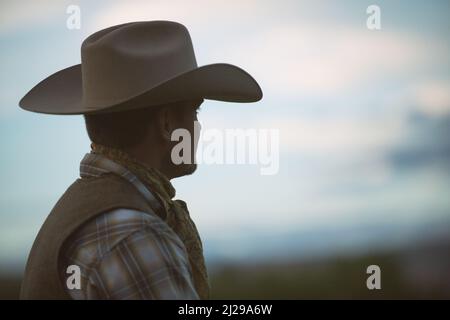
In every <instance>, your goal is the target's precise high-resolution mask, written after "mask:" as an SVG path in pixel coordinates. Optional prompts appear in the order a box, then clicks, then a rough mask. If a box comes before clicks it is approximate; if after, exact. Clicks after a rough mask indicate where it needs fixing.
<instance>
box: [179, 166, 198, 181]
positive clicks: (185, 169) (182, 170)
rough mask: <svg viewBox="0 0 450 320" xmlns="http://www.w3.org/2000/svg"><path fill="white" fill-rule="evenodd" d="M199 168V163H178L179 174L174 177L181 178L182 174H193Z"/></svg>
mask: <svg viewBox="0 0 450 320" xmlns="http://www.w3.org/2000/svg"><path fill="white" fill-rule="evenodd" d="M196 170H197V164H196V163H191V164H181V165H178V170H177V174H176V176H175V177H174V178H179V177H182V176H188V175H191V174H193V173H194V172H195V171H196Z"/></svg>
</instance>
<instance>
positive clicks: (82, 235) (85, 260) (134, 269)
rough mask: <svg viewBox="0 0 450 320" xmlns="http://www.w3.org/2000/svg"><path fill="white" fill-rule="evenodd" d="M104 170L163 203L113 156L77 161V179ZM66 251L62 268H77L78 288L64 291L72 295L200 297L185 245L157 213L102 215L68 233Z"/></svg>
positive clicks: (119, 211)
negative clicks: (70, 233) (79, 279)
mask: <svg viewBox="0 0 450 320" xmlns="http://www.w3.org/2000/svg"><path fill="white" fill-rule="evenodd" d="M106 172H114V173H116V174H119V175H121V176H122V177H124V178H125V179H127V180H128V181H129V182H130V183H132V184H133V185H134V186H135V187H136V188H137V189H138V190H139V191H140V192H141V193H142V195H143V196H144V197H145V198H146V199H147V200H148V202H149V203H150V205H151V207H152V208H158V206H161V205H160V204H159V202H158V201H157V200H156V198H155V197H154V196H153V194H152V193H151V192H150V191H149V190H148V189H147V188H146V187H145V186H144V185H143V183H142V182H140V181H139V179H137V177H136V176H135V175H134V174H132V173H131V172H130V171H129V170H127V169H125V168H124V167H122V166H120V165H119V164H117V163H115V162H113V161H112V160H110V159H107V158H105V157H102V156H100V155H96V154H93V153H89V154H86V156H85V157H84V159H83V160H82V161H81V164H80V175H81V177H96V176H99V175H101V174H103V173H106ZM64 251H65V252H64V256H63V257H62V259H63V263H62V266H63V268H62V270H65V267H66V266H68V265H77V266H79V267H80V270H81V289H71V290H70V289H66V290H67V292H68V293H69V295H70V296H71V297H72V298H73V299H198V295H197V293H196V291H195V288H194V285H193V280H192V272H191V267H190V264H189V260H188V256H187V252H186V248H185V246H184V244H183V243H182V241H181V240H180V238H179V237H178V236H177V235H176V234H175V232H174V231H173V230H172V229H171V228H170V227H169V226H168V225H167V224H166V223H165V222H164V221H163V220H162V219H161V218H159V217H158V216H157V215H156V214H155V213H152V214H148V213H144V212H140V211H136V210H131V209H115V210H112V211H109V212H106V213H103V214H101V215H99V216H97V217H96V218H94V219H93V220H92V221H89V222H87V223H85V224H84V225H83V226H82V227H81V228H80V229H79V230H77V231H76V232H75V233H74V234H72V235H71V236H70V238H69V239H68V240H67V241H66V249H65V250H64ZM62 279H64V278H62Z"/></svg>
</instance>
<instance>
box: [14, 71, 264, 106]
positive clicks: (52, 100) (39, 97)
mask: <svg viewBox="0 0 450 320" xmlns="http://www.w3.org/2000/svg"><path fill="white" fill-rule="evenodd" d="M197 98H203V99H210V100H220V101H229V102H255V101H258V100H260V99H261V98H262V91H261V88H260V86H259V85H258V83H257V82H256V81H255V79H253V77H252V76H251V75H249V74H248V73H247V72H246V71H244V70H242V69H241V68H239V67H237V66H234V65H231V64H226V63H216V64H209V65H205V66H201V67H198V68H195V69H193V70H190V71H187V72H184V73H181V74H178V75H176V76H175V77H173V78H171V79H168V80H165V81H163V82H161V83H159V84H158V85H156V86H153V87H151V88H148V89H147V90H146V91H145V92H142V93H139V94H137V95H135V96H132V97H127V98H126V99H124V100H122V101H115V102H114V103H109V104H106V105H95V106H93V105H88V104H87V103H85V102H83V90H82V76H81V65H80V64H78V65H74V66H72V67H69V68H66V69H63V70H60V71H58V72H56V73H54V74H52V75H51V76H49V77H47V78H46V79H44V80H43V81H41V82H40V83H38V84H37V85H36V86H35V87H34V88H32V89H31V90H30V91H29V92H28V93H27V94H26V95H25V96H24V97H23V98H22V99H21V100H20V102H19V105H20V107H21V108H23V109H25V110H27V111H32V112H39V113H47V114H59V115H70V114H88V113H100V112H102V113H103V112H114V111H123V110H130V109H135V108H144V107H149V106H152V105H160V104H166V103H170V102H176V101H183V100H190V99H197Z"/></svg>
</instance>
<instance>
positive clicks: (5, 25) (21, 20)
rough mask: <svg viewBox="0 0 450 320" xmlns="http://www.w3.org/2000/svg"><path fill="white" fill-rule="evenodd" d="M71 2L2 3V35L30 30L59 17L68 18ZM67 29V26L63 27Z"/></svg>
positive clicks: (0, 25)
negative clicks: (67, 9)
mask: <svg viewBox="0 0 450 320" xmlns="http://www.w3.org/2000/svg"><path fill="white" fill-rule="evenodd" d="M69 4H70V2H69V1H58V2H56V3H55V1H50V0H42V1H21V0H18V1H7V2H6V3H5V2H4V1H2V4H1V10H0V34H7V33H12V32H16V31H18V30H29V29H30V28H34V27H36V26H39V25H42V24H46V23H48V22H49V21H52V20H54V19H55V18H57V17H58V16H61V17H62V18H63V19H64V17H65V16H66V8H67V6H68V5H69ZM62 26H63V27H65V25H62Z"/></svg>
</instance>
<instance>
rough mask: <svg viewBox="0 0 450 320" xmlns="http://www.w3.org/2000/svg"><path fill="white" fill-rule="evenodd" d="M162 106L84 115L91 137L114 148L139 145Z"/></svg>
mask: <svg viewBox="0 0 450 320" xmlns="http://www.w3.org/2000/svg"><path fill="white" fill-rule="evenodd" d="M161 108H162V106H158V107H150V108H141V109H133V110H129V111H118V112H111V113H99V114H87V115H85V116H84V120H85V123H86V130H87V133H88V136H89V139H90V140H91V141H92V142H94V143H97V144H101V145H104V146H108V147H113V148H119V149H120V148H126V147H132V146H135V145H137V144H138V143H139V142H141V141H142V139H143V138H144V136H145V134H146V132H147V130H148V128H149V126H150V125H152V124H153V123H154V122H153V120H154V119H155V117H156V115H157V112H158V110H160V109H161Z"/></svg>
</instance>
